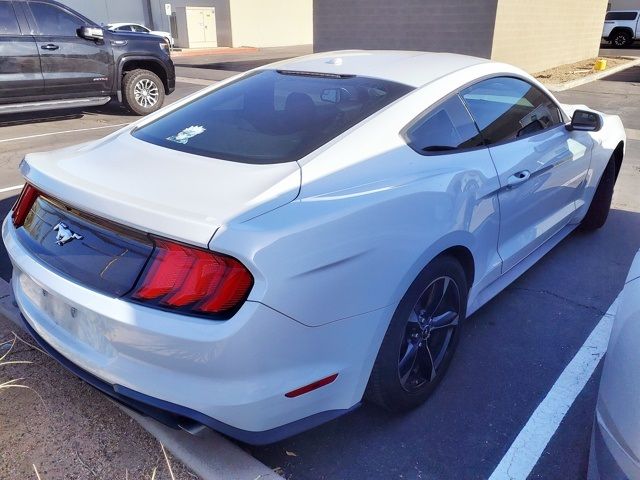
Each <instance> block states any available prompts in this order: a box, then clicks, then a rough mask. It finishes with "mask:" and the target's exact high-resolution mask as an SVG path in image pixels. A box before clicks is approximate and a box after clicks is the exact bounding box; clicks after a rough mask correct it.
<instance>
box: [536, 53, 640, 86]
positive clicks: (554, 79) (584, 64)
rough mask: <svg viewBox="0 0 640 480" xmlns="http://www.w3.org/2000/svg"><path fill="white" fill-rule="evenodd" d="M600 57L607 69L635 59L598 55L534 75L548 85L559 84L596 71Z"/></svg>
mask: <svg viewBox="0 0 640 480" xmlns="http://www.w3.org/2000/svg"><path fill="white" fill-rule="evenodd" d="M598 58H602V59H604V60H606V61H607V68H606V69H605V71H606V70H610V69H612V68H613V67H617V66H619V65H624V64H625V63H629V62H631V61H632V60H635V59H634V58H629V57H597V58H591V59H589V60H583V61H581V62H576V63H568V64H566V65H560V66H559V67H554V68H550V69H548V70H545V71H543V72H539V73H535V74H534V75H533V76H534V77H536V78H537V79H538V80H539V81H540V82H542V83H544V84H546V85H558V84H561V83H565V82H570V81H572V80H577V79H578V78H583V77H586V76H587V75H591V74H593V73H596V71H595V70H594V69H593V66H594V64H595V62H596V60H597V59H598Z"/></svg>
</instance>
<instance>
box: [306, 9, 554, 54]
mask: <svg viewBox="0 0 640 480" xmlns="http://www.w3.org/2000/svg"><path fill="white" fill-rule="evenodd" d="M558 1H559V0H558ZM562 1H564V0H562ZM496 3H497V0H473V1H469V0H395V1H389V0H315V1H314V6H313V19H314V21H313V29H314V50H315V51H316V52H322V51H327V50H339V49H348V48H364V49H401V50H428V51H434V52H455V53H465V54H468V55H476V56H480V57H489V56H490V55H491V45H492V39H493V26H494V20H495V14H496Z"/></svg>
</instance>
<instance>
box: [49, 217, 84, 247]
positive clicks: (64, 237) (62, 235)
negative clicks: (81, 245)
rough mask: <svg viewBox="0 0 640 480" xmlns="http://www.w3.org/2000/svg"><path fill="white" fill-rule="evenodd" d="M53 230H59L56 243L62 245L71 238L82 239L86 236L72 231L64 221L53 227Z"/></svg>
mask: <svg viewBox="0 0 640 480" xmlns="http://www.w3.org/2000/svg"><path fill="white" fill-rule="evenodd" d="M53 230H54V231H57V232H58V233H57V234H56V243H57V244H58V245H60V246H62V245H64V244H65V243H68V242H70V241H71V240H82V239H83V238H84V237H83V236H82V235H78V234H77V233H74V232H73V231H71V229H70V228H69V227H67V225H65V224H64V223H62V222H60V223H58V224H57V225H56V226H55V227H53Z"/></svg>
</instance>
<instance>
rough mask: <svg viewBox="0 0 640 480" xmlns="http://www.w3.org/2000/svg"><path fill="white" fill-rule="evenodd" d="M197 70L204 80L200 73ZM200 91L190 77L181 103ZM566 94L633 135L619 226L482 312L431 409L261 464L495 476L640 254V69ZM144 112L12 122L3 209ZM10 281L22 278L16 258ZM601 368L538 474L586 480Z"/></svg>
mask: <svg viewBox="0 0 640 480" xmlns="http://www.w3.org/2000/svg"><path fill="white" fill-rule="evenodd" d="M177 63H178V62H177ZM184 68H189V70H185V71H187V72H190V73H193V72H192V69H196V68H198V67H192V66H191V67H184ZM238 68H242V66H240V67H238ZM179 74H180V72H179ZM202 78H207V77H204V76H203V77H202ZM200 88H202V86H201V85H197V84H195V83H186V82H182V83H179V84H178V88H177V90H176V92H175V93H174V94H173V95H172V96H171V97H169V100H170V101H175V100H177V99H178V98H180V97H182V96H185V95H188V94H190V93H192V92H194V91H196V90H198V89H200ZM557 96H558V97H559V99H560V100H561V101H563V102H566V103H579V104H587V105H589V106H590V107H592V108H596V109H599V110H602V111H604V112H607V113H615V114H619V115H621V116H622V119H623V121H624V123H625V127H626V128H627V129H628V136H629V140H628V143H627V151H626V157H625V160H624V163H623V169H622V171H621V173H620V177H619V180H618V185H617V188H616V193H615V196H614V204H613V208H612V211H611V214H610V217H609V220H608V221H607V224H606V225H605V227H604V228H603V229H601V230H600V231H597V232H595V233H588V234H585V233H582V232H576V233H574V234H572V235H571V236H570V237H569V238H567V239H565V240H564V241H563V242H562V243H561V244H560V245H558V246H557V247H556V248H555V249H554V250H553V251H552V252H551V253H550V254H548V255H547V256H546V257H545V258H544V259H543V260H542V261H540V262H539V263H538V264H537V265H535V266H534V267H533V268H532V269H531V270H529V271H528V272H527V273H526V274H525V275H524V276H523V277H521V278H520V279H519V280H518V281H516V282H515V283H514V284H512V285H511V286H510V287H509V288H508V289H507V290H506V291H504V292H503V293H501V294H500V295H499V296H497V297H496V298H495V299H494V300H493V301H491V302H490V303H489V304H488V305H486V306H485V307H483V308H482V309H481V310H480V311H478V312H477V313H476V314H474V315H473V316H472V317H471V318H470V319H469V321H468V322H467V324H466V326H465V332H464V334H463V339H462V342H461V345H460V348H459V350H458V353H457V357H456V358H455V359H454V362H453V364H452V366H451V369H450V371H449V374H448V375H447V377H446V378H445V379H444V381H443V382H442V384H441V385H440V387H439V388H438V390H437V392H436V393H435V395H434V396H433V397H432V398H431V399H430V400H429V401H428V402H427V404H425V405H424V406H422V407H421V408H418V409H416V410H414V411H413V412H411V413H409V414H406V415H402V416H397V415H390V414H387V413H385V412H383V411H381V410H379V409H377V408H375V407H373V406H369V405H366V404H365V405H364V406H363V407H362V408H360V409H359V410H357V411H355V412H353V413H352V414H350V415H348V416H345V417H342V418H340V419H338V420H335V421H333V422H331V423H329V424H326V425H324V426H322V427H319V428H317V429H315V430H312V431H309V432H306V433H304V434H301V435H298V436H296V437H293V438H291V439H288V440H286V441H283V442H280V443H277V444H274V445H271V446H267V447H260V448H257V447H256V448H250V452H251V453H252V454H253V455H254V456H255V457H256V458H257V459H259V460H260V461H262V462H263V463H265V464H266V465H268V466H270V467H272V468H276V467H279V468H280V469H282V472H283V474H284V476H285V477H287V478H292V479H294V480H298V479H300V480H302V479H354V480H358V479H370V478H401V479H449V478H451V479H459V478H464V479H483V478H489V477H490V476H491V474H492V473H493V472H494V470H495V468H496V466H497V465H498V464H499V462H500V461H501V459H502V458H503V456H504V455H505V452H507V450H508V449H509V447H510V445H511V444H512V442H513V441H514V439H515V438H516V437H517V435H518V434H519V432H520V431H521V430H522V428H523V426H525V424H527V421H528V420H529V418H530V417H531V415H532V413H533V412H534V411H535V410H536V407H537V406H538V404H539V403H540V402H541V401H542V400H543V399H544V398H545V396H546V395H547V393H548V392H549V390H550V389H551V388H552V386H553V384H554V382H555V381H556V379H557V378H558V376H559V375H560V374H561V373H562V372H563V370H564V369H565V367H566V366H567V364H568V363H569V362H570V361H571V359H572V358H573V357H574V355H575V354H576V352H578V351H579V349H580V348H581V346H582V345H583V343H584V342H585V339H586V338H587V337H588V336H589V334H590V333H591V331H592V330H593V329H594V327H595V326H596V324H597V323H598V321H599V320H600V319H601V318H602V317H603V315H604V314H605V312H606V311H607V310H608V309H609V307H610V305H611V304H612V303H613V302H614V300H615V298H616V296H617V295H618V293H619V291H620V290H621V288H622V285H623V283H624V279H625V277H626V274H627V270H628V268H629V265H630V262H631V260H632V258H633V256H634V254H635V252H636V251H637V250H638V248H640V198H639V197H638V195H637V185H638V182H639V180H640V141H639V140H640V102H638V99H639V98H640V67H634V68H631V69H629V70H626V71H624V72H622V73H619V74H616V75H614V76H612V77H609V78H607V79H605V80H601V81H598V82H593V83H590V84H586V85H583V86H581V87H577V88H576V89H572V90H568V91H565V92H562V93H560V94H558V95H557ZM135 118H136V117H131V116H129V115H127V114H126V113H124V112H123V111H122V110H121V109H120V108H119V107H117V106H112V105H109V106H106V107H103V108H101V109H90V110H87V111H85V112H55V113H53V114H51V113H49V114H46V115H38V116H36V115H31V116H28V115H25V116H23V117H21V118H16V117H12V118H11V119H8V118H5V119H3V118H0V213H1V214H2V215H3V216H4V215H6V213H7V212H8V211H9V209H10V207H11V205H12V203H13V201H14V200H15V197H16V195H17V193H19V189H18V188H14V187H16V186H18V185H20V184H21V182H22V181H21V178H20V175H19V173H18V171H17V167H18V164H19V162H20V160H21V159H22V157H23V156H24V154H25V153H27V152H31V151H42V150H51V149H55V148H60V147H64V146H67V145H72V144H75V143H80V142H83V141H87V140H90V139H95V138H99V137H101V136H103V135H106V134H108V133H110V132H112V131H113V130H114V129H115V128H117V126H118V125H122V124H126V123H129V122H131V121H133V120H135ZM132 161H134V160H133V159H132ZM0 277H2V278H4V279H5V280H8V279H9V278H10V265H9V263H8V259H7V257H6V253H5V252H4V250H2V251H0ZM599 373H600V370H599V369H597V370H596V372H595V374H594V375H593V376H592V377H591V379H590V380H589V381H588V383H587V385H586V387H585V388H584V390H582V392H581V393H580V395H579V396H578V397H577V399H576V401H575V402H574V403H573V404H572V406H571V407H570V409H569V411H568V413H567V415H566V416H565V417H564V418H563V420H562V422H561V423H560V426H559V428H558V429H557V431H556V432H555V434H554V435H553V437H552V438H551V441H550V442H549V444H548V445H547V447H546V448H545V449H544V452H543V454H542V455H541V456H540V457H539V459H537V461H536V463H535V467H534V469H533V471H532V473H531V476H530V478H535V479H581V478H585V475H586V468H587V460H588V447H589V440H590V434H591V424H592V420H593V411H594V407H595V401H596V394H597V382H598V377H599Z"/></svg>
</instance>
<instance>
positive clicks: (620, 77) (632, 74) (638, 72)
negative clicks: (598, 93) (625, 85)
mask: <svg viewBox="0 0 640 480" xmlns="http://www.w3.org/2000/svg"><path fill="white" fill-rule="evenodd" d="M605 80H607V81H608V82H635V83H640V65H636V66H634V67H631V68H627V69H626V70H622V71H621V72H617V73H614V74H611V75H607V77H606V78H605Z"/></svg>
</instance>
